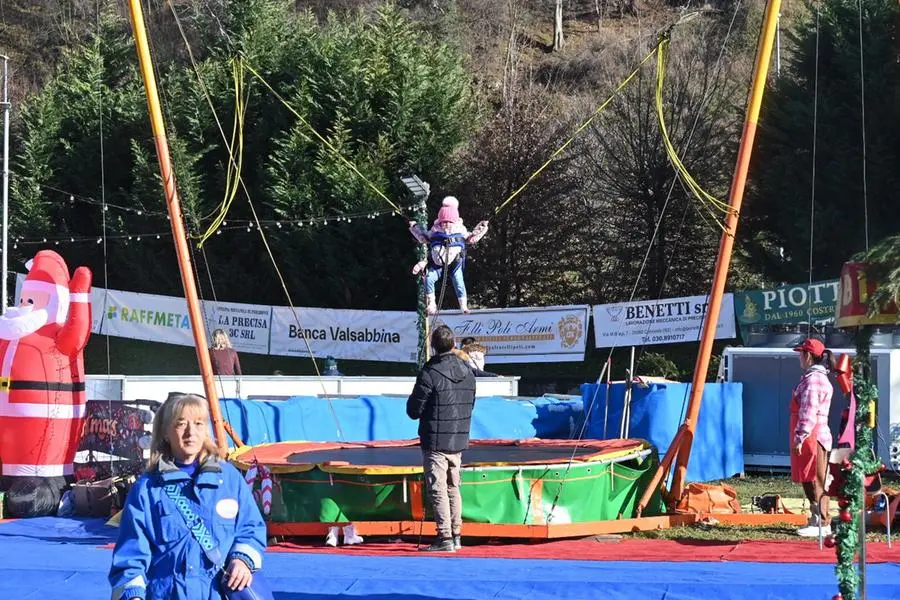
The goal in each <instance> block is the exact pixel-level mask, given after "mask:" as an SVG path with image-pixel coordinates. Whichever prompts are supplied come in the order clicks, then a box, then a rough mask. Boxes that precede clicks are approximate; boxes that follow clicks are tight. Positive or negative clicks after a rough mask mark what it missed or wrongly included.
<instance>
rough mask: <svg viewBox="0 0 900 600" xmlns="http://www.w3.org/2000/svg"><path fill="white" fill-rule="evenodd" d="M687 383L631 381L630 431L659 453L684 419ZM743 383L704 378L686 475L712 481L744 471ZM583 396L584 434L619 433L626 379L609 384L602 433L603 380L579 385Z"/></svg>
mask: <svg viewBox="0 0 900 600" xmlns="http://www.w3.org/2000/svg"><path fill="white" fill-rule="evenodd" d="M690 388H691V386H690V385H689V384H686V383H664V384H651V385H649V386H648V387H646V388H643V387H639V386H635V387H634V389H633V392H632V400H631V419H630V422H631V424H630V429H629V433H628V437H632V438H642V439H645V440H649V441H650V442H651V443H652V444H653V445H654V446H656V448H657V449H658V450H659V453H660V456H662V455H664V454H665V452H666V450H668V449H669V444H670V443H671V442H672V438H673V437H674V436H675V432H676V431H678V427H679V426H680V425H681V423H682V422H683V421H684V413H685V410H686V409H687V398H688V394H689V393H690ZM742 389H743V386H742V384H740V383H715V384H713V383H708V384H706V385H705V386H704V390H703V404H702V405H701V408H700V420H699V423H698V424H697V431H696V433H695V435H694V443H693V445H692V447H691V458H690V462H689V463H688V471H687V479H688V481H712V480H716V479H724V478H726V477H731V476H733V475H735V474H737V473H743V471H744V427H743V406H742V404H743V403H742ZM582 398H583V399H584V406H585V407H586V410H590V417H589V421H588V426H587V431H588V433H587V435H586V436H585V437H588V438H592V439H612V438H618V437H619V431H620V426H621V422H622V406H623V404H624V400H625V384H624V383H614V384H612V388H611V389H610V400H609V417H608V419H607V425H606V437H605V438H604V413H605V408H606V384H602V385H599V386H598V385H597V384H585V385H583V386H582Z"/></svg>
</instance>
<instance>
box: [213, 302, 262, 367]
mask: <svg viewBox="0 0 900 600" xmlns="http://www.w3.org/2000/svg"><path fill="white" fill-rule="evenodd" d="M202 304H203V314H204V317H205V319H206V330H207V332H208V337H209V338H210V339H209V342H210V344H212V332H213V331H215V330H216V329H221V330H222V331H224V332H225V333H226V334H228V338H229V339H230V340H231V345H232V346H233V347H234V349H235V350H237V351H238V352H250V353H252V354H268V353H269V331H270V324H271V323H272V307H271V306H262V305H258V304H236V303H234V302H213V301H209V300H204V301H203V303H202Z"/></svg>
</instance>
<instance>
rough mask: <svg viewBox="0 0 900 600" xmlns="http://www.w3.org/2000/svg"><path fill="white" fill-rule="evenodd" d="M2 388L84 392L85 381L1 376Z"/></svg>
mask: <svg viewBox="0 0 900 600" xmlns="http://www.w3.org/2000/svg"><path fill="white" fill-rule="evenodd" d="M0 390H36V391H39V392H83V391H84V390H85V385H84V382H83V381H77V382H73V383H60V382H50V381H10V380H9V379H7V378H5V377H2V378H0Z"/></svg>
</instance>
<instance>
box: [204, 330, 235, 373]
mask: <svg viewBox="0 0 900 600" xmlns="http://www.w3.org/2000/svg"><path fill="white" fill-rule="evenodd" d="M209 358H210V360H211V361H212V368H213V373H215V374H216V375H243V373H241V361H240V360H239V359H238V354H237V352H235V350H234V348H232V347H231V341H230V340H229V339H228V334H226V333H225V332H224V331H223V330H221V329H216V330H215V331H213V347H212V348H210V350H209Z"/></svg>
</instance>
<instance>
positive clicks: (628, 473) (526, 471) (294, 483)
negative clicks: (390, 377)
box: [231, 439, 663, 537]
mask: <svg viewBox="0 0 900 600" xmlns="http://www.w3.org/2000/svg"><path fill="white" fill-rule="evenodd" d="M231 460H232V462H233V463H234V464H235V466H237V467H238V468H240V469H241V470H243V471H245V472H246V471H248V470H250V469H252V468H253V467H254V466H265V467H266V469H267V470H268V471H270V472H271V474H272V480H273V484H274V485H273V486H272V500H271V511H270V514H269V515H267V520H268V524H269V533H270V534H271V535H307V534H309V535H312V534H318V533H320V532H321V533H324V532H325V531H326V530H327V526H328V525H331V524H340V523H348V522H352V523H354V524H356V525H357V526H358V527H359V525H360V523H366V524H367V525H369V527H368V528H365V527H364V528H363V529H365V530H367V531H368V532H369V533H372V532H373V531H374V530H377V531H378V532H381V531H383V532H385V533H400V534H402V533H404V532H405V533H410V532H411V531H410V530H411V529H418V530H421V529H422V523H423V521H425V522H431V521H433V517H432V515H431V510H430V506H429V503H428V502H427V501H426V497H427V496H426V490H425V489H424V483H423V474H422V453H421V450H420V448H419V442H418V440H406V441H378V442H360V443H320V442H278V443H274V444H262V445H258V446H246V447H243V448H239V449H237V450H236V451H235V452H234V453H233V455H232V457H231ZM657 465H658V456H657V453H656V450H655V449H654V448H653V447H652V446H651V444H650V443H649V442H646V441H644V440H640V439H625V440H583V441H580V442H577V441H575V440H473V441H472V442H471V445H470V448H469V449H468V450H466V451H464V452H463V455H462V469H461V481H462V483H461V488H460V489H461V493H462V497H463V535H485V536H491V535H493V536H498V537H501V536H502V537H506V536H512V537H548V536H547V535H544V534H542V533H541V531H542V529H541V528H544V529H546V527H547V526H549V525H550V524H551V523H552V524H553V525H555V526H563V527H566V526H568V529H567V532H568V535H577V534H578V533H577V532H578V527H577V525H578V524H580V523H593V522H597V521H607V520H616V519H623V518H625V519H628V518H631V517H632V516H633V513H634V506H635V505H636V504H637V501H638V500H639V499H640V495H641V493H642V492H643V490H644V489H645V488H646V485H647V483H648V482H649V480H650V478H651V477H652V476H653V473H654V471H655V469H656V467H657ZM260 485H261V482H257V483H256V484H255V486H256V487H259V486H260ZM662 512H663V506H662V501H661V500H660V499H659V498H658V497H657V498H655V500H654V502H653V503H652V504H651V506H650V507H649V515H654V514H662ZM644 514H645V515H648V509H645V512H644ZM374 523H381V524H383V525H387V524H390V526H383V527H374V526H373V524H374Z"/></svg>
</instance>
